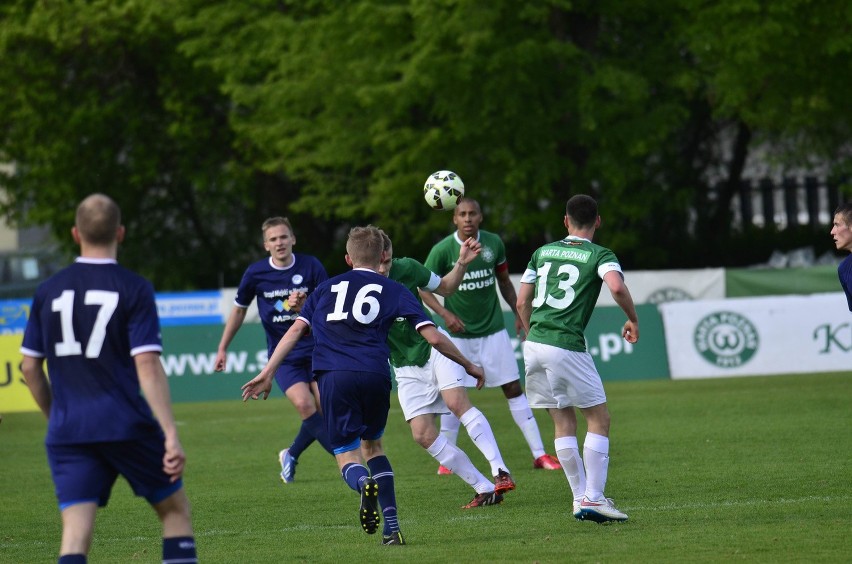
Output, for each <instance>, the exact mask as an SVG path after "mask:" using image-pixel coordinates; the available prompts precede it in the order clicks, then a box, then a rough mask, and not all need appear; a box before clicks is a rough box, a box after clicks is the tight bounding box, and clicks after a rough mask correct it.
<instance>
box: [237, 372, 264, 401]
mask: <svg viewBox="0 0 852 564" xmlns="http://www.w3.org/2000/svg"><path fill="white" fill-rule="evenodd" d="M240 389H241V390H242V391H243V401H246V400H248V399H249V398H251V399H255V400H256V399H257V398H258V396H259V395H260V394H263V399H266V398H268V397H269V392H271V391H272V375H271V374H267V372H266V369H263V370H262V371H261V372H260V374H258V375H257V376H255V377H254V378H252V379H251V380H249V381H248V382H246V383H245V384H243V387H242V388H240Z"/></svg>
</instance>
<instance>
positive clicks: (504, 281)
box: [494, 262, 524, 339]
mask: <svg viewBox="0 0 852 564" xmlns="http://www.w3.org/2000/svg"><path fill="white" fill-rule="evenodd" d="M494 276H495V277H496V278H497V287H498V288H499V289H500V295H501V296H503V299H504V300H505V301H506V303H507V304H508V305H509V308H510V309H511V310H512V313H514V314H515V334H516V335H517V336H518V337H520V338H521V339H523V337H524V326H523V324H522V323H521V319H520V317H518V295H517V294H516V293H515V285H514V284H512V279H511V278H509V263H508V262H504V263H502V264H498V265H497V267H496V268H495V269H494Z"/></svg>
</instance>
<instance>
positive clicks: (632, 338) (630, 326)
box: [621, 319, 639, 343]
mask: <svg viewBox="0 0 852 564" xmlns="http://www.w3.org/2000/svg"><path fill="white" fill-rule="evenodd" d="M621 336H622V337H624V340H625V341H627V342H628V343H635V342H636V341H638V340H639V324H638V323H634V322H632V321H630V320H629V319H628V320H627V321H626V322H625V323H624V328H623V329H622V330H621Z"/></svg>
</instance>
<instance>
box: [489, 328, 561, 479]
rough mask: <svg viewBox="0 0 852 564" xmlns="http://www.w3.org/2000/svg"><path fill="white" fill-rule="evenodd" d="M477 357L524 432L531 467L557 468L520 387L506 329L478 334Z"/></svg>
mask: <svg viewBox="0 0 852 564" xmlns="http://www.w3.org/2000/svg"><path fill="white" fill-rule="evenodd" d="M480 360H481V361H482V362H481V365H482V367H483V369H484V370H485V374H486V378H488V381H489V385H491V386H500V388H501V389H502V390H503V395H504V396H505V397H506V400H507V401H508V404H509V412H510V413H511V414H512V419H513V420H514V421H515V424H516V425H517V426H518V428H519V429H520V430H521V433H523V435H524V439H526V441H527V445H528V446H529V449H530V452H531V453H532V457H533V468H543V469H546V470H558V469H559V468H560V466H559V461H558V460H557V459H556V457H555V456H553V455H550V454H547V453H546V452H545V450H544V443H543V442H542V440H541V432H540V431H539V429H538V422H537V421H536V419H535V416H534V415H533V412H532V409H530V405H529V402H528V400H527V396H526V394H524V390H523V388H521V375H520V372H519V371H518V361H517V360H516V359H515V351H514V349H513V348H512V343H511V341H510V340H509V333H508V332H507V331H505V330H504V331H498V332H497V333H494V334H493V335H488V336H487V337H483V338H482V351H481V353H480Z"/></svg>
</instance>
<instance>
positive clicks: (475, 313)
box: [420, 198, 560, 474]
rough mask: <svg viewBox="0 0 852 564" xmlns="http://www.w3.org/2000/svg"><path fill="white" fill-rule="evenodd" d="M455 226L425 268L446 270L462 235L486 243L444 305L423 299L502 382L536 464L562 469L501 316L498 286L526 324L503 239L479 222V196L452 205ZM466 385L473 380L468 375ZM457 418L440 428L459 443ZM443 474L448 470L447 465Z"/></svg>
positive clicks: (490, 376) (489, 378) (447, 418)
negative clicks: (539, 420) (547, 441)
mask: <svg viewBox="0 0 852 564" xmlns="http://www.w3.org/2000/svg"><path fill="white" fill-rule="evenodd" d="M453 223H454V224H455V226H456V232H454V233H452V234H451V235H449V236H447V237H445V238H444V239H443V240H441V241H440V242H438V243H437V244H436V245H435V246H434V247H433V248H432V250H431V252H430V253H429V256H428V257H427V259H426V263H425V264H426V268H428V269H429V270H431V271H432V272H435V273H437V274H438V275H439V276H443V275H445V274H447V273H448V272H449V271H450V270H451V269H452V268H453V265H454V264H455V260H456V257H457V256H458V254H459V248H460V246H461V244H462V242H463V241H465V240H466V239H468V238H474V239H475V240H477V241H478V242H479V243H480V244H481V245H482V250H481V252H480V253H479V256H478V257H476V259H475V260H473V261H472V262H471V263H470V265H469V266H468V268H467V273H465V276H464V281H462V283H461V284H460V285H459V289H458V291H456V292H455V293H454V294H453V295H452V296H450V297H448V298H447V299H445V300H444V303H443V305H442V304H441V303H440V302H439V301H438V299H437V298H436V297H435V296H434V295H433V294H432V293H430V292H425V291H423V290H421V291H420V293H421V296H422V297H423V301H424V302H425V304H426V305H427V306H428V307H429V308H430V309H432V311H434V312H435V313H437V314H438V315H440V316H441V317H442V318H443V319H444V323H445V325H446V327H447V330H448V331H449V332H450V338H451V339H452V341H453V343H454V344H455V345H456V347H458V349H459V350H460V351H461V352H462V354H464V355H465V356H466V357H467V358H469V359H471V360H472V361H473V362H475V363H477V364H479V365H481V366H482V368H483V369H485V385H486V386H488V387H496V386H500V388H502V390H503V394H504V395H505V396H506V399H507V400H508V403H509V411H510V412H511V414H512V418H513V419H514V420H515V423H516V424H517V425H518V427H519V428H520V430H521V432H522V433H523V434H524V438H525V439H526V441H527V444H528V445H529V448H530V452H532V456H533V468H545V469H548V470H558V469H559V468H560V466H559V461H558V460H557V459H556V457H554V456H553V455H551V454H547V453H545V451H544V444H543V443H542V440H541V433H540V432H539V430H538V423H537V422H536V420H535V417H534V416H533V413H532V410H531V409H530V406H529V403H528V402H527V397H526V395H525V394H524V390H523V388H521V375H520V373H519V371H518V362H517V360H516V359H515V351H514V347H513V346H512V343H511V340H510V339H509V332H508V331H506V327H505V325H504V322H503V311H502V309H501V308H500V302H499V298H498V297H497V291H496V290H497V289H499V290H500V295H502V296H503V299H504V300H506V303H507V304H509V307H510V308H511V309H512V311H513V312H514V313H515V332H516V333H517V334H518V336H520V335H521V331H522V329H523V328H522V326H521V321H520V319H518V316H517V311H516V309H515V302H516V301H517V295H516V293H515V287H514V286H513V285H512V281H511V280H510V278H509V263H508V262H507V261H506V249H505V247H504V246H503V241H502V240H500V237H499V236H498V235H496V234H495V233H491V232H489V231H484V230H481V229H480V228H479V225H480V224H481V223H482V210H481V208H480V206H479V203H478V202H477V201H476V200H473V199H470V198H463V199H462V201H461V202H460V203H459V205H458V206H456V208H455V209H454V210H453ZM465 385H466V386H468V387H472V386H473V385H474V382H473V381H472V379H470V378H466V381H465ZM459 423H460V421H459V419H458V417H456V416H455V415H454V414H452V413H450V414H446V415H442V416H441V434H442V435H444V436H445V437H447V440H449V441H450V442H451V443H453V444H455V442H456V439H457V438H458V433H459ZM438 473H439V474H445V473H448V472H447V471H446V469H445V468H444V467H439V468H438Z"/></svg>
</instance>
